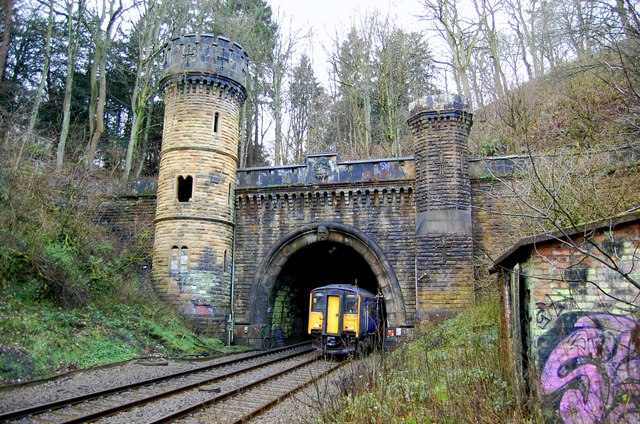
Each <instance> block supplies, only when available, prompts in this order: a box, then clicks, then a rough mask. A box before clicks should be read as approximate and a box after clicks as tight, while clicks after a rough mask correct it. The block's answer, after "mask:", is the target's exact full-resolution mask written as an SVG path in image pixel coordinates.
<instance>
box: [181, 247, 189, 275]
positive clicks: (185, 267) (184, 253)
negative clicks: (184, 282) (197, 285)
mask: <svg viewBox="0 0 640 424" xmlns="http://www.w3.org/2000/svg"><path fill="white" fill-rule="evenodd" d="M187 271H189V248H188V247H186V246H182V249H180V272H187Z"/></svg>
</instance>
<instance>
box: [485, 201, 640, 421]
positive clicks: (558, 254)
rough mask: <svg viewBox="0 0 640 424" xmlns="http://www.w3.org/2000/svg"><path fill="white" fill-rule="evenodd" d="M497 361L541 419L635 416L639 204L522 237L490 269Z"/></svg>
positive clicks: (638, 405)
mask: <svg viewBox="0 0 640 424" xmlns="http://www.w3.org/2000/svg"><path fill="white" fill-rule="evenodd" d="M490 271H491V272H495V273H498V275H499V279H498V281H499V284H500V288H501V301H502V315H501V317H502V318H501V345H502V346H501V347H502V353H503V363H504V364H505V368H506V369H507V370H508V371H509V372H511V373H513V376H514V377H515V379H516V381H517V382H518V383H519V384H520V385H521V387H522V388H523V390H525V391H528V392H529V394H531V395H533V396H538V397H539V399H540V400H541V402H542V403H541V404H542V410H543V414H544V416H545V419H546V421H547V422H554V423H555V422H561V423H614V422H615V423H618V422H625V423H638V422H640V325H639V322H640V319H639V318H640V287H639V284H640V209H638V208H636V209H635V210H634V211H632V212H630V213H627V214H625V215H622V216H617V217H615V218H612V219H607V220H603V221H599V222H594V223H590V224H585V225H581V226H577V227H574V228H571V229H567V230H564V231H558V232H555V233H546V234H541V235H537V236H533V237H528V238H525V239H522V240H521V241H520V242H518V243H517V244H516V245H514V246H513V247H512V248H511V249H509V250H508V251H507V252H505V253H504V254H503V255H502V256H500V258H498V259H497V260H496V262H495V264H494V265H493V267H492V268H491V270H490Z"/></svg>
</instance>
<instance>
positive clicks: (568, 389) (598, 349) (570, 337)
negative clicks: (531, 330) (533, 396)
mask: <svg viewBox="0 0 640 424" xmlns="http://www.w3.org/2000/svg"><path fill="white" fill-rule="evenodd" d="M538 342H539V348H540V363H541V364H544V365H542V369H541V373H540V389H541V392H542V394H543V395H544V400H545V402H550V403H552V404H553V405H554V409H555V411H556V413H557V416H559V418H560V419H561V420H562V422H563V423H567V424H587V423H640V325H639V324H638V323H637V322H635V321H633V320H631V319H629V318H627V317H623V316H617V315H612V314H607V313H595V314H588V315H587V314H584V313H575V312H568V313H565V314H562V315H561V316H560V317H558V320H557V322H556V325H555V327H554V328H553V329H551V330H550V331H548V332H547V333H546V334H544V335H543V336H541V337H540V338H539V340H538Z"/></svg>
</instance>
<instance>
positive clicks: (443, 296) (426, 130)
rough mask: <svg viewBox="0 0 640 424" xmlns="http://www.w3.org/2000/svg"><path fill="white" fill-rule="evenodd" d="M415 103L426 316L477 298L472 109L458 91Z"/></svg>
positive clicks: (421, 293)
mask: <svg viewBox="0 0 640 424" xmlns="http://www.w3.org/2000/svg"><path fill="white" fill-rule="evenodd" d="M411 109H412V110H411V112H410V118H409V121H408V122H409V126H410V127H411V131H412V132H413V135H414V143H415V169H416V181H415V184H416V190H415V202H416V279H417V282H416V289H417V297H416V301H417V305H416V313H417V315H418V318H419V319H420V318H429V317H437V316H439V315H442V314H448V313H449V312H452V311H456V310H459V309H461V308H462V307H464V306H466V305H468V304H469V303H471V302H472V301H473V298H474V276H473V240H472V231H471V230H472V227H471V188H470V187H471V186H470V182H469V161H468V146H467V137H468V135H469V130H470V129H471V124H472V115H471V113H470V112H469V108H468V105H466V104H465V103H464V102H463V100H462V98H461V97H460V96H453V95H445V96H433V97H427V98H425V99H421V100H419V101H417V102H416V103H415V104H414V105H412V108H411Z"/></svg>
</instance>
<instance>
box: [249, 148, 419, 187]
mask: <svg viewBox="0 0 640 424" xmlns="http://www.w3.org/2000/svg"><path fill="white" fill-rule="evenodd" d="M413 178H415V170H414V165H413V158H410V157H406V158H385V159H369V160H352V161H340V157H339V155H338V154H337V153H318V154H311V155H306V156H305V163H304V164H300V165H287V166H280V167H263V168H241V169H239V170H238V188H251V187H278V186H290V185H331V184H345V183H359V182H376V181H397V180H411V179H413Z"/></svg>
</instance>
